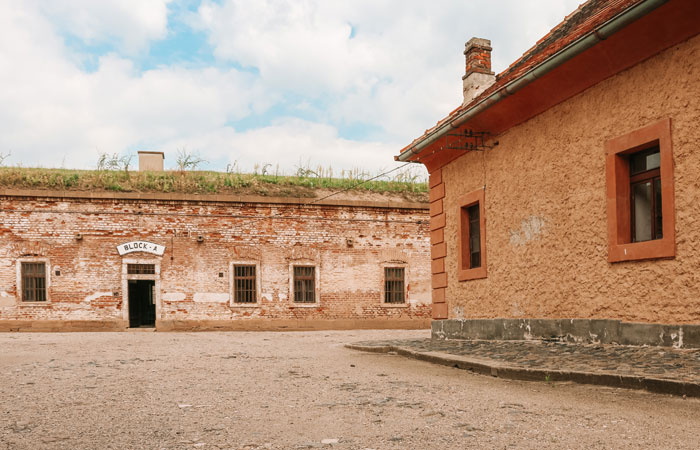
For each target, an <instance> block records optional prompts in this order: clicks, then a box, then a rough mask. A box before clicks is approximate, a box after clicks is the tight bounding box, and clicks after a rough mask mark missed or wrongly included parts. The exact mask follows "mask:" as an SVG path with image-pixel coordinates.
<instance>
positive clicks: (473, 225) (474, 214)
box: [467, 203, 481, 269]
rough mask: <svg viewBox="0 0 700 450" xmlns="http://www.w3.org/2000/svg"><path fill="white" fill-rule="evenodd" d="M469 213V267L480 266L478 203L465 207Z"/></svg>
mask: <svg viewBox="0 0 700 450" xmlns="http://www.w3.org/2000/svg"><path fill="white" fill-rule="evenodd" d="M467 214H468V215H469V268H470V269H473V268H476V267H481V229H480V226H481V224H480V222H479V204H478V203H477V204H476V205H473V206H470V207H469V208H468V209H467Z"/></svg>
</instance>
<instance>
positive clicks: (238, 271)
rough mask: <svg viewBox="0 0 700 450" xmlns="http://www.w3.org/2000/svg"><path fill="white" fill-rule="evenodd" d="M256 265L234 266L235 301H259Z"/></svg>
mask: <svg viewBox="0 0 700 450" xmlns="http://www.w3.org/2000/svg"><path fill="white" fill-rule="evenodd" d="M255 269H256V267H255V265H252V264H251V265H248V264H246V265H243V264H241V265H238V264H237V265H234V266H233V294H234V295H233V297H234V302H235V303H257V301H258V299H257V279H256V278H257V277H256V273H255Z"/></svg>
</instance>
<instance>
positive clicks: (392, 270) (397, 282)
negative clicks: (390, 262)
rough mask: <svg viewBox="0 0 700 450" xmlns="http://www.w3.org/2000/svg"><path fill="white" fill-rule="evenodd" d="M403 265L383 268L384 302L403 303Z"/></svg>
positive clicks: (404, 299)
mask: <svg viewBox="0 0 700 450" xmlns="http://www.w3.org/2000/svg"><path fill="white" fill-rule="evenodd" d="M404 275H405V271H404V268H403V267H385V268H384V303H405V302H406V297H405V292H404Z"/></svg>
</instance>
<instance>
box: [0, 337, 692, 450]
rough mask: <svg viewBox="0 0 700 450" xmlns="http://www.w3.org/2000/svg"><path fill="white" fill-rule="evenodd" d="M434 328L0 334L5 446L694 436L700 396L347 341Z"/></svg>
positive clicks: (663, 441) (0, 429) (495, 443)
mask: <svg viewBox="0 0 700 450" xmlns="http://www.w3.org/2000/svg"><path fill="white" fill-rule="evenodd" d="M428 335H429V332H427V331H390V330H387V331H338V332H335V331H332V332H328V331H325V332H304V333H243V332H241V333H148V332H127V333H72V334H29V333H27V334H10V333H6V334H0V449H140V448H143V449H161V448H164V449H165V448H167V449H171V448H176V449H180V448H182V449H196V448H202V449H216V448H222V449H224V448H225V449H229V448H231V449H256V448H259V449H297V448H298V449H304V448H336V449H376V450H379V449H427V448H445V449H452V448H454V449H457V448H460V449H462V448H487V449H490V448H499V449H501V448H525V449H527V448H532V449H542V448H557V449H559V448H587V449H588V448H593V449H597V448H615V449H619V448H635V449H636V448H655V449H661V448H688V449H691V448H692V449H696V448H698V446H699V445H700V444H699V443H700V400H698V399H682V398H678V397H671V396H662V395H658V394H650V393H646V392H642V391H629V390H621V389H610V388H602V387H595V386H581V385H575V384H564V383H554V384H552V383H546V382H541V383H539V382H520V381H508V380H502V379H494V378H491V377H485V376H481V375H474V374H470V373H468V372H466V371H462V370H458V369H453V368H449V367H443V366H437V365H432V364H429V363H424V362H420V361H415V360H412V359H407V358H403V357H400V356H393V355H382V354H372V353H363V352H356V351H352V350H349V349H346V348H344V347H343V344H345V343H348V342H356V341H366V340H374V339H384V340H385V339H417V338H425V337H427V336H428Z"/></svg>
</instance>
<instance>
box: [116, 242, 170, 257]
mask: <svg viewBox="0 0 700 450" xmlns="http://www.w3.org/2000/svg"><path fill="white" fill-rule="evenodd" d="M117 250H118V251H119V255H120V256H123V255H126V254H128V253H133V252H145V253H151V254H153V255H158V256H163V253H165V246H164V245H158V244H154V243H153V242H148V241H131V242H127V243H125V244H119V245H117Z"/></svg>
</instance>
